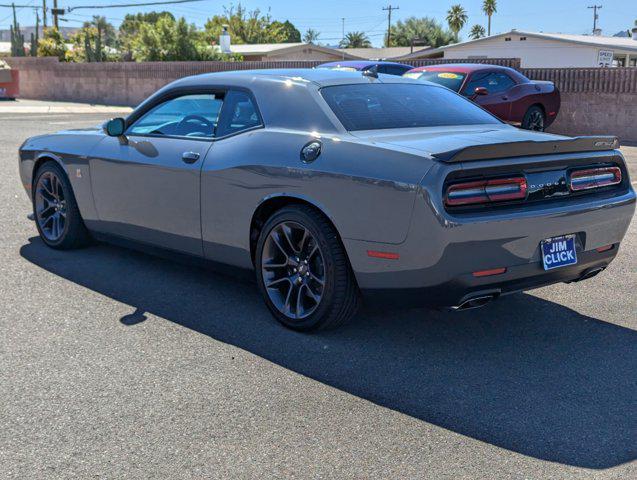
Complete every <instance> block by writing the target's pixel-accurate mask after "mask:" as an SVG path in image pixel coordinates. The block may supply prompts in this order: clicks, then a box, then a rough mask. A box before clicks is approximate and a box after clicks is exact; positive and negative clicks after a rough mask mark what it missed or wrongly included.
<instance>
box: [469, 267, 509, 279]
mask: <svg viewBox="0 0 637 480" xmlns="http://www.w3.org/2000/svg"><path fill="white" fill-rule="evenodd" d="M506 271H507V269H506V268H505V267H502V268H492V269H490V270H478V271H477V272H473V276H474V277H490V276H491V275H500V274H501V273H504V272H506Z"/></svg>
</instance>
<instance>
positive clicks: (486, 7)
mask: <svg viewBox="0 0 637 480" xmlns="http://www.w3.org/2000/svg"><path fill="white" fill-rule="evenodd" d="M482 11H483V12H484V13H485V15H486V16H487V17H489V25H488V26H487V35H488V36H491V15H493V14H494V13H497V11H498V5H497V2H496V0H484V2H482Z"/></svg>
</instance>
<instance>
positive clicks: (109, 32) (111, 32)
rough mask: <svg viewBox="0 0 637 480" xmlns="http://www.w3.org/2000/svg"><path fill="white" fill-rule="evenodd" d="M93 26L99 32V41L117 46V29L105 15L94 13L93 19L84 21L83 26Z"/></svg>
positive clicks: (110, 45) (109, 45)
mask: <svg viewBox="0 0 637 480" xmlns="http://www.w3.org/2000/svg"><path fill="white" fill-rule="evenodd" d="M90 27H94V28H96V29H97V30H99V31H100V32H101V42H102V43H103V44H104V45H106V46H108V47H115V46H117V31H116V30H115V27H114V26H113V24H112V23H109V22H108V20H106V17H102V16H99V15H94V16H93V20H91V21H90V22H84V25H83V28H90Z"/></svg>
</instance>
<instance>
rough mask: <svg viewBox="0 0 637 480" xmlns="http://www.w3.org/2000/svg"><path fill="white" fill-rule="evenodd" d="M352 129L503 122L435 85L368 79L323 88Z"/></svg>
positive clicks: (344, 124)
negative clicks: (381, 81)
mask: <svg viewBox="0 0 637 480" xmlns="http://www.w3.org/2000/svg"><path fill="white" fill-rule="evenodd" d="M321 94H322V95H323V98H324V99H325V101H326V102H327V104H328V105H329V106H330V108H331V109H332V111H333V112H334V114H335V115H336V116H337V117H338V119H339V120H340V121H341V123H342V124H343V126H344V127H345V128H346V129H347V130H349V131H354V130H377V129H385V128H411V127H437V126H444V125H478V124H497V123H501V122H500V121H499V120H497V119H496V118H495V117H493V116H492V115H490V114H489V113H487V112H485V111H484V110H482V109H481V108H479V107H477V106H475V105H474V104H473V103H471V102H470V101H468V100H466V99H464V98H462V97H460V96H459V95H457V94H455V93H453V92H451V91H449V90H447V89H445V88H440V87H435V86H433V85H418V84H408V83H367V84H356V85H337V86H333V87H324V88H322V89H321Z"/></svg>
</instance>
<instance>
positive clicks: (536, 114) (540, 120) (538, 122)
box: [522, 105, 546, 132]
mask: <svg viewBox="0 0 637 480" xmlns="http://www.w3.org/2000/svg"><path fill="white" fill-rule="evenodd" d="M545 125H546V117H545V116H544V110H542V109H541V108H540V107H538V106H537V105H533V106H532V107H529V109H528V110H527V111H526V113H525V114H524V118H523V119H522V128H524V129H525V130H532V131H535V132H543V131H544V127H545Z"/></svg>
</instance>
